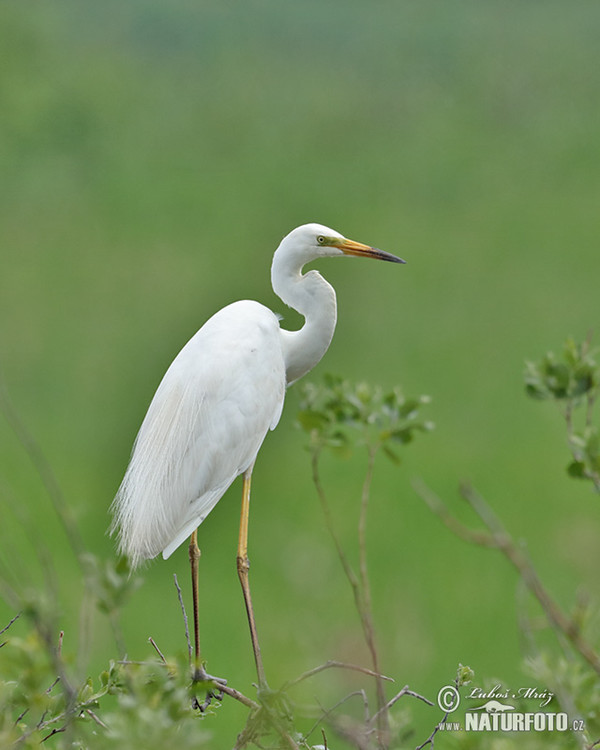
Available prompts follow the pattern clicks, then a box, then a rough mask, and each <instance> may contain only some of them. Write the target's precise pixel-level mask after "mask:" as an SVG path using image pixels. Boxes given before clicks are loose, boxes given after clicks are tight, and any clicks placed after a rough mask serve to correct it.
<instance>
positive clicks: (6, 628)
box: [0, 612, 21, 635]
mask: <svg viewBox="0 0 600 750" xmlns="http://www.w3.org/2000/svg"><path fill="white" fill-rule="evenodd" d="M19 617H21V613H20V612H18V613H17V614H16V615H15V616H14V617H13V618H12V620H11V621H10V622H9V623H8V625H5V626H4V627H3V628H2V630H0V635H2V633H6V631H7V630H8V629H9V628H10V626H11V625H12V624H13V623H15V622H16V621H17V620H18V619H19Z"/></svg>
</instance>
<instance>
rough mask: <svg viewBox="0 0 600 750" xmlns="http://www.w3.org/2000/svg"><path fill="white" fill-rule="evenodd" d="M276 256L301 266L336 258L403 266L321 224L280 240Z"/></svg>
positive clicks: (397, 259)
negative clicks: (283, 256) (351, 258)
mask: <svg viewBox="0 0 600 750" xmlns="http://www.w3.org/2000/svg"><path fill="white" fill-rule="evenodd" d="M278 252H281V253H282V254H285V255H286V256H288V257H290V258H294V260H295V261H296V262H297V263H298V265H304V263H308V262H310V261H311V260H315V259H316V258H335V257H338V256H342V255H355V256H358V257H363V258H375V259H376V260H387V261H391V262H392V263H405V261H404V260H402V259H401V258H398V257H396V256H395V255H392V254H391V253H386V252H385V251H384V250H379V249H378V248H376V247H371V246H370V245H363V243H362V242H355V241H354V240H349V239H347V238H346V237H344V236H343V235H342V234H340V233H339V232H336V231H335V229H330V228H329V227H326V226H324V225H323V224H303V225H302V226H300V227H296V229H293V230H292V231H291V232H290V233H289V234H288V235H286V236H285V237H284V238H283V240H282V241H281V244H280V245H279V248H278Z"/></svg>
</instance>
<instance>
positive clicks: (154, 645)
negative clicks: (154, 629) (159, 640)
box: [148, 636, 167, 664]
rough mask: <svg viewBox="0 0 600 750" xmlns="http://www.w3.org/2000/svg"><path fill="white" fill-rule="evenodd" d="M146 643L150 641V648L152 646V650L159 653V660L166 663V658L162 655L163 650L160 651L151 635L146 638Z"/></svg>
mask: <svg viewBox="0 0 600 750" xmlns="http://www.w3.org/2000/svg"><path fill="white" fill-rule="evenodd" d="M148 643H150V645H151V646H152V648H153V649H154V650H155V651H156V653H157V654H158V655H159V657H160V660H161V661H162V663H163V664H166V663H167V660H166V659H165V656H164V654H163V652H162V651H161V650H160V649H159V647H158V646H157V644H156V641H155V640H154V638H153V637H152V636H150V637H149V638H148Z"/></svg>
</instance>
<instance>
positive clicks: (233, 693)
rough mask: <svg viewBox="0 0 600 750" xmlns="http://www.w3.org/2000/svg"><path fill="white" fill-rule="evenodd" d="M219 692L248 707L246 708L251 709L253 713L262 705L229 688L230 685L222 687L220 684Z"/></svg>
mask: <svg viewBox="0 0 600 750" xmlns="http://www.w3.org/2000/svg"><path fill="white" fill-rule="evenodd" d="M219 690H220V691H221V692H222V693H225V695H228V696H229V697H230V698H233V699H234V700H236V701H238V702H239V703H241V704H243V705H244V706H246V708H250V709H252V710H253V711H257V710H258V709H259V708H260V705H259V704H258V703H256V701H253V700H252V699H251V698H248V697H247V696H246V695H244V694H243V693H240V691H239V690H236V689H235V688H232V687H229V685H222V684H221V683H219Z"/></svg>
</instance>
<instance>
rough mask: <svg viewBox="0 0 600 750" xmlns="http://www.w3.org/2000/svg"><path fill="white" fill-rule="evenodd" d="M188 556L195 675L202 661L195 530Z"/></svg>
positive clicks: (197, 551)
mask: <svg viewBox="0 0 600 750" xmlns="http://www.w3.org/2000/svg"><path fill="white" fill-rule="evenodd" d="M189 556H190V566H191V569H192V601H193V605H194V656H195V662H194V672H195V674H197V673H198V672H199V671H200V670H201V669H202V659H201V657H200V622H199V613H198V560H199V559H200V548H199V547H198V530H197V529H194V531H193V533H192V536H191V538H190V546H189Z"/></svg>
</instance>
